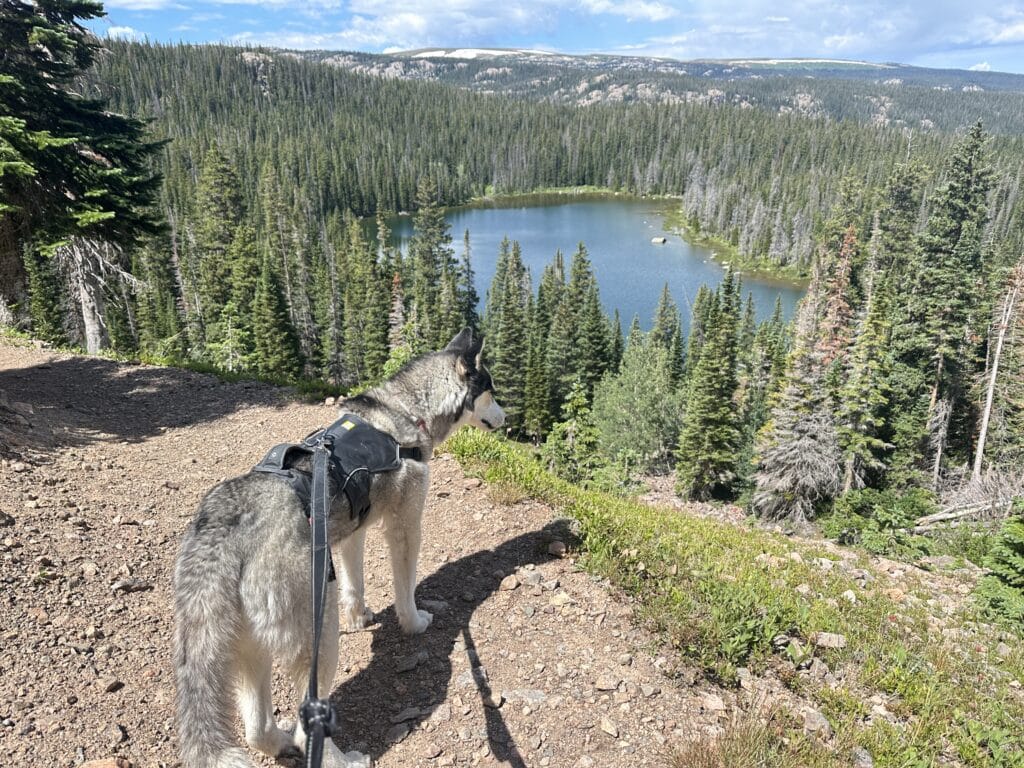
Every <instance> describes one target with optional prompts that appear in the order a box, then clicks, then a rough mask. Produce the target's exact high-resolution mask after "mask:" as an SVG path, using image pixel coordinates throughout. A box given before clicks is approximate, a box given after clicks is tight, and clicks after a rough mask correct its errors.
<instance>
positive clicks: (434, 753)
mask: <svg viewBox="0 0 1024 768" xmlns="http://www.w3.org/2000/svg"><path fill="white" fill-rule="evenodd" d="M442 751H443V750H442V749H441V747H439V746H438V745H437V744H435V743H434V742H432V741H428V742H427V743H426V744H424V745H423V746H422V747H421V748H420V757H423V758H425V759H427V760H433V759H434V758H435V757H440V756H441V752H442Z"/></svg>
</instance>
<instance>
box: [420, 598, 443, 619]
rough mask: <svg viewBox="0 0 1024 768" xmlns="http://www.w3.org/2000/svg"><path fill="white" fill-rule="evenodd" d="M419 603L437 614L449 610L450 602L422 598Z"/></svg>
mask: <svg viewBox="0 0 1024 768" xmlns="http://www.w3.org/2000/svg"><path fill="white" fill-rule="evenodd" d="M419 604H420V605H421V606H423V607H424V608H426V609H427V610H428V611H430V612H431V613H432V614H434V615H435V616H436V615H438V614H440V613H444V612H445V611H447V610H448V603H446V602H445V601H444V600H420V601H419Z"/></svg>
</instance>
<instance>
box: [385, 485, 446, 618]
mask: <svg viewBox="0 0 1024 768" xmlns="http://www.w3.org/2000/svg"><path fill="white" fill-rule="evenodd" d="M414 503H415V507H413V504H414ZM404 506H405V507H406V509H404V510H399V512H398V513H397V514H394V515H393V516H389V517H386V518H385V520H384V538H385V540H386V541H387V543H388V553H389V554H390V555H391V572H392V573H393V574H394V577H395V613H397V614H398V623H399V624H400V625H401V627H402V631H403V632H405V633H406V634H407V635H418V634H420V633H421V632H423V631H424V630H425V629H426V628H427V627H429V626H430V622H432V621H433V620H434V617H433V615H432V614H431V613H430V612H429V611H421V610H419V609H418V608H417V607H416V560H417V559H418V558H419V555H420V539H421V535H420V517H421V515H422V510H423V505H422V503H421V501H420V500H415V501H410V500H406V501H405V502H404ZM403 513H404V514H403Z"/></svg>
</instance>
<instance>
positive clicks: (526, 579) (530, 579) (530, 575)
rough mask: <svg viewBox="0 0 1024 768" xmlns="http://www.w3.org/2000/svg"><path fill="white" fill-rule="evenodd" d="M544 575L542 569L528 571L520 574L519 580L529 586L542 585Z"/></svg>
mask: <svg viewBox="0 0 1024 768" xmlns="http://www.w3.org/2000/svg"><path fill="white" fill-rule="evenodd" d="M543 578H544V575H543V574H542V573H541V572H540V571H536V570H534V571H526V572H524V573H523V574H521V575H520V577H519V580H520V581H521V582H522V583H523V584H525V585H526V586H528V587H537V586H540V582H541V580H542V579H543Z"/></svg>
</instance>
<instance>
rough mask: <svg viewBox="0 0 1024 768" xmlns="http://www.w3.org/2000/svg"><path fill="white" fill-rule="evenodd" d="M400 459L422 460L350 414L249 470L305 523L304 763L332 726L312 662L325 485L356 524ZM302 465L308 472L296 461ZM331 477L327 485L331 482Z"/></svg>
mask: <svg viewBox="0 0 1024 768" xmlns="http://www.w3.org/2000/svg"><path fill="white" fill-rule="evenodd" d="M404 459H410V460H412V461H423V452H422V451H421V450H420V449H419V448H403V447H402V446H400V445H399V444H398V441H397V440H395V438H393V437H392V436H391V435H389V434H387V433H386V432H381V431H380V430H379V429H377V428H376V427H374V426H372V425H371V424H369V423H368V422H366V421H364V420H363V419H361V418H360V417H359V416H356V415H355V414H351V413H347V414H345V415H343V416H342V417H341V418H340V419H338V420H337V421H336V422H334V423H333V424H332V425H331V426H329V427H327V429H321V430H320V431H318V432H314V433H313V434H312V435H310V436H309V437H307V438H306V439H305V440H303V441H302V442H301V443H299V444H297V445H296V444H293V443H282V444H280V445H275V446H274V447H273V448H271V449H270V452H269V453H268V454H267V455H266V456H264V457H263V460H262V461H261V462H260V463H259V464H257V465H256V466H255V467H253V471H254V472H266V473H269V474H273V475H277V476H278V477H281V478H282V479H283V480H285V481H286V482H287V483H288V484H289V485H291V486H292V488H294V489H295V492H296V493H297V494H298V495H299V497H300V498H301V499H302V502H303V507H304V508H305V509H306V510H307V512H306V514H307V516H308V517H309V527H310V539H311V542H310V544H311V546H310V570H311V572H312V577H313V578H312V586H313V589H312V596H313V657H312V662H311V664H310V669H309V690H308V692H307V694H306V698H305V699H304V700H303V702H302V705H301V706H300V707H299V718H300V719H301V721H302V727H303V730H305V732H306V765H307V767H308V768H320V764H321V763H322V761H323V750H324V739H326V738H329V737H330V735H331V732H332V730H333V729H334V727H335V725H336V718H335V713H334V709H333V708H332V707H331V700H330V698H323V699H321V698H320V697H319V696H318V695H317V664H318V661H319V658H318V657H319V655H320V633H321V630H322V629H323V622H324V599H325V597H326V594H327V583H328V582H329V581H331V580H333V579H334V564H333V563H332V562H331V547H330V540H329V538H328V534H327V520H328V518H329V517H330V512H331V501H332V495H331V486H332V484H333V485H334V486H335V488H337V489H339V490H340V491H341V492H342V493H344V494H345V497H346V498H347V499H348V504H349V517H350V520H349V523H350V524H351V523H353V522H355V527H356V528H358V527H359V526H360V525H362V524H363V522H364V521H365V520H366V516H367V515H368V514H369V512H370V482H371V480H372V478H373V475H375V474H378V473H380V472H393V471H394V470H396V469H398V468H399V467H400V466H401V465H402V461H403V460H404ZM299 464H302V465H303V466H308V467H309V470H308V471H307V470H306V469H300V468H299V467H298V466H297V465H299ZM332 481H333V483H332Z"/></svg>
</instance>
